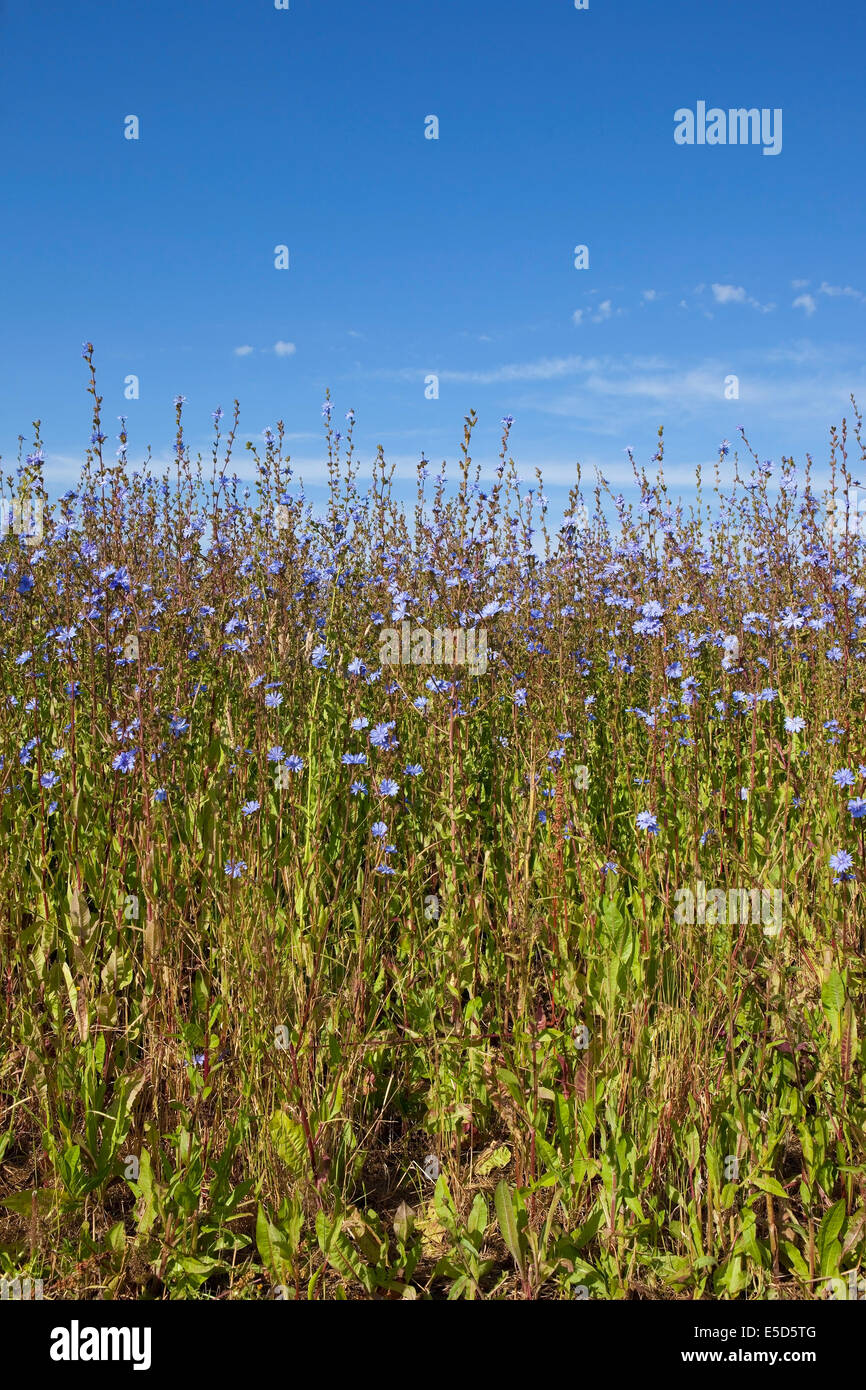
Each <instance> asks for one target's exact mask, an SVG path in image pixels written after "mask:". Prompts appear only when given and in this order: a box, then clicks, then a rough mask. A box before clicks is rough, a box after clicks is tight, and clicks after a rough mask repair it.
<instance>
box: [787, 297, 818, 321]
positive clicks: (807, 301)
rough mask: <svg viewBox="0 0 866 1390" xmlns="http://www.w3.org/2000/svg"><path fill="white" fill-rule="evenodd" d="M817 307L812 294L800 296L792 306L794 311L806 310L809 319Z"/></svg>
mask: <svg viewBox="0 0 866 1390" xmlns="http://www.w3.org/2000/svg"><path fill="white" fill-rule="evenodd" d="M816 307H817V306H816V304H815V301H814V299H813V298H812V296H811V295H810V294H798V295H797V298H796V299H795V300H794V303H793V304H792V305H791V308H792V309H804V310H805V312H806V317H807V318H811V317H812V315H813V314H814V312H815V309H816Z"/></svg>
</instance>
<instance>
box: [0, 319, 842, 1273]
mask: <svg viewBox="0 0 866 1390" xmlns="http://www.w3.org/2000/svg"><path fill="white" fill-rule="evenodd" d="M84 355H85V360H86V363H87V367H88V370H89V372H90V385H89V390H90V392H91V395H92V398H93V400H92V403H93V433H92V438H91V441H90V446H89V448H88V450H87V453H86V459H85V461H84V464H83V469H82V474H81V478H80V482H79V484H78V485H77V487H76V488H75V489H74V490H70V491H69V492H67V493H66V494H65V495H63V496H62V497H60V498H59V499H57V500H54V501H52V500H50V499H49V498H48V495H47V493H46V490H45V485H44V477H43V474H44V456H43V449H42V444H41V440H40V428H39V425H38V423H37V424H36V426H35V442H34V444H33V446H32V449H31V452H30V453H29V454H25V451H24V449H23V447H22V454H21V457H20V458H19V460H18V466H17V468H16V469H14V470H13V471H12V472H11V473H10V474H9V476H8V477H7V478H6V494H7V495H6V510H5V511H4V516H7V517H8V518H11V522H10V524H7V525H6V526H5V527H4V529H5V531H6V534H5V537H4V539H3V540H2V543H0V616H2V627H0V643H2V654H3V661H2V666H0V679H2V687H3V688H2V698H0V754H2V758H0V788H2V796H0V844H2V856H0V857H2V869H0V872H2V878H3V882H2V914H0V1020H2V1023H0V1043H2V1046H0V1274H2V1275H3V1276H4V1277H6V1278H8V1279H12V1278H24V1277H29V1278H31V1279H32V1280H37V1279H41V1280H42V1281H43V1286H44V1296H45V1297H46V1298H54V1299H75V1298H85V1299H95V1298H112V1299H184V1298H186V1299H189V1298H195V1299H243V1300H252V1299H262V1298H282V1299H302V1300H308V1299H339V1300H359V1299H401V1298H404V1299H446V1298H447V1299H493V1300H509V1299H513V1300H525V1299H545V1300H558V1299H559V1300H562V1299H575V1298H576V1299H603V1300H621V1299H654V1300H659V1299H668V1300H670V1299H715V1300H729V1299H736V1298H739V1299H742V1300H760V1299H775V1298H778V1299H820V1298H826V1297H827V1296H828V1295H829V1296H833V1297H838V1298H849V1297H856V1296H857V1294H856V1290H857V1289H858V1288H859V1287H860V1285H861V1283H862V1278H863V1267H864V1262H866V1260H864V1257H866V1189H864V1168H863V1164H864V1125H866V1095H864V1063H866V1046H864V1038H863V1036H862V1033H863V1028H862V1015H863V1003H864V949H866V935H864V924H866V921H864V912H863V891H864V890H863V883H864V873H866V845H864V828H866V766H864V765H863V764H864V762H866V741H864V738H863V727H864V722H863V721H864V709H866V700H864V696H866V662H864V657H866V583H864V563H863V557H864V538H863V537H862V536H861V535H860V534H859V532H858V529H857V524H856V520H855V524H854V525H853V526H852V525H850V524H848V520H847V519H846V515H845V512H844V507H845V505H846V499H847V498H848V497H849V496H850V493H851V491H852V490H853V489H854V488H856V486H857V485H858V484H857V479H856V477H855V476H854V474H855V473H856V470H857V468H858V467H859V466H860V463H861V462H862V460H863V458H864V448H863V445H862V442H861V431H860V417H859V415H858V414H857V410H856V405H854V403H853V402H852V407H853V414H852V417H851V420H852V424H851V427H850V436H849V426H848V425H847V424H845V423H844V422H843V424H842V425H841V426H839V427H838V428H837V429H835V430H833V431H832V432H831V435H830V441H829V449H830V457H829V460H828V465H827V476H828V477H830V478H831V480H832V486H831V488H830V489H829V491H828V490H827V489H824V490H823V492H822V494H821V495H818V494H816V493H814V492H813V489H812V483H811V473H812V465H811V461H810V460H808V459H807V460H806V463H805V465H801V466H797V465H796V464H795V463H794V461H793V459H790V458H783V459H782V462H781V464H780V465H778V464H777V465H775V466H773V465H771V464H770V463H767V462H763V461H761V460H760V459H759V458H758V457H757V456H756V455H755V454H754V453H753V451H752V450H751V448H750V446H749V443H748V440H747V439H746V436H745V435H742V436H741V439H740V440H739V442H738V444H737V447H736V449H734V448H732V447H730V446H728V445H727V443H726V444H724V445H723V446H722V447H721V449H720V450H719V459H718V466H717V468H716V470H715V476H714V477H713V478H709V479H707V478H702V477H701V476H700V473H698V475H697V477H696V485H697V491H696V498H697V500H696V501H695V502H694V503H691V504H689V505H682V504H680V503H678V502H677V501H676V500H675V499H671V497H670V496H669V492H668V487H667V484H666V483H665V481H664V474H663V470H664V444H663V436H662V434H661V432H659V438H658V441H657V442H656V443H654V444H653V448H654V449H655V453H654V456H653V458H652V462H651V464H650V469H651V471H650V472H649V473H648V472H647V471H646V468H645V467H644V466H642V465H641V464H640V463H639V462H638V461H637V459H634V461H633V462H634V475H635V494H636V496H637V497H638V498H639V502H638V503H637V504H635V505H634V506H632V505H630V504H627V503H626V502H625V500H624V499H623V498H622V497H616V496H614V495H612V494H611V492H610V489H609V488H608V486H607V485H606V484H605V482H604V480H603V479H600V478H599V479H596V480H594V481H593V484H592V487H591V490H590V491H589V493H588V494H586V495H585V494H584V492H583V491H582V490H581V480H580V474H579V470H577V471H576V474H575V487H574V489H573V490H572V493H571V495H570V497H569V500H568V503H567V506H566V514H565V522H564V524H563V525H562V526H561V527H558V528H555V529H554V530H553V534H551V528H549V526H548V504H547V502H546V499H545V497H544V493H543V490H542V479H541V476H540V475H539V476H538V481H537V485H535V484H534V485H533V486H532V487H531V488H530V489H527V488H526V487H525V485H522V484H521V483H520V481H519V475H518V471H517V466H516V464H515V463H514V461H513V460H512V458H511V455H510V452H509V431H510V426H511V421H510V420H509V419H506V420H505V421H504V422H503V431H502V445H501V454H500V458H499V463H498V466H496V467H495V468H494V469H493V470H492V474H491V476H490V477H484V478H482V476H481V472H480V469H479V467H478V465H477V464H476V463H474V462H473V459H472V447H473V446H472V436H473V429H474V427H475V424H476V420H475V416H474V414H470V415H469V416H468V417H467V418H466V420H465V426H464V434H463V441H462V446H461V453H460V459H459V461H458V465H457V468H456V471H455V472H454V473H453V475H452V476H447V475H446V470H444V469H443V470H442V471H437V470H436V468H435V467H434V466H433V465H430V464H428V462H427V461H426V460H423V459H422V460H421V463H420V464H419V467H418V491H417V503H416V504H414V505H407V504H405V503H403V502H401V501H398V500H397V498H396V495H395V487H394V470H393V468H392V467H391V466H390V465H389V464H388V463H387V460H386V459H385V457H384V455H383V453H382V451H381V450H380V451H379V457H378V459H377V461H376V464H375V467H374V470H373V478H372V482H371V483H370V484H369V486H365V488H364V489H363V490H361V489H359V487H358V476H359V464H358V460H357V455H356V452H355V449H354V446H353V442H352V436H353V425H354V415H353V412H351V411H350V412H349V413H348V415H347V416H346V420H345V422H344V421H343V419H342V416H340V418H339V425H338V415H337V412H336V410H335V408H334V407H333V406H332V402H331V400H330V398H329V399H328V400H326V402H325V405H324V409H323V416H324V431H325V442H326V447H327V458H328V472H329V478H330V486H329V490H328V497H327V500H326V502H325V503H324V505H321V506H316V507H314V506H312V505H311V504H310V503H309V501H308V500H307V499H306V498H305V496H304V492H303V488H302V486H301V483H300V481H299V480H297V479H296V478H295V477H294V475H293V472H292V468H291V464H290V461H289V459H288V458H287V457H286V454H285V452H284V447H283V446H284V428H283V425H282V424H279V425H277V426H276V428H275V429H274V430H273V431H267V432H266V434H265V440H264V445H263V446H262V448H260V449H259V448H256V447H253V446H252V445H247V450H248V451H249V453H248V454H247V455H246V457H245V459H244V462H245V464H246V465H247V470H248V471H250V469H251V470H253V471H254V473H255V482H254V484H252V485H250V486H249V487H247V486H245V485H244V484H243V483H242V482H241V480H240V479H239V478H238V476H237V474H236V473H235V472H234V469H235V467H236V455H237V451H238V445H237V443H236V435H237V432H238V427H239V426H238V420H239V414H238V406H237V404H236V405H235V410H234V414H233V416H232V415H229V416H228V417H223V415H222V412H220V411H216V412H215V413H214V435H213V449H212V453H211V454H210V456H208V455H207V454H205V456H204V457H203V456H202V455H201V454H197V455H196V456H195V457H192V456H191V453H190V450H189V448H188V447H187V444H186V442H185V437H184V429H185V418H184V402H183V400H182V398H178V400H177V401H176V403H175V406H176V438H175V448H174V452H175V457H176V465H175V467H174V469H173V470H172V471H171V472H170V473H168V474H167V475H166V476H164V477H157V476H154V475H153V474H152V472H151V471H150V470H149V469H148V468H147V467H145V466H143V465H135V464H133V462H132V461H131V459H130V458H129V457H128V451H129V450H131V448H132V445H131V443H130V441H129V440H128V438H127V435H126V432H125V430H126V426H125V425H123V424H122V425H121V434H120V437H119V444H120V448H119V450H118V451H117V454H116V457H115V448H116V445H115V442H114V441H111V442H109V441H108V440H107V438H106V434H105V433H104V432H103V431H104V429H105V428H106V427H105V426H104V424H103V418H102V401H101V399H100V397H99V395H98V392H97V383H96V375H95V369H94V366H93V352H92V348H91V347H90V345H86V347H85V354H84ZM854 439H856V449H855V447H854V444H853V442H852V441H853V440H854ZM852 455H854V457H853V458H852V457H851V456H852ZM723 476H724V477H725V478H726V479H728V480H729V481H728V482H727V483H726V484H725V486H724V487H723V486H722V477H723ZM36 510H38V511H39V515H40V523H39V528H38V533H37V534H29V533H28V532H27V526H26V525H25V524H24V523H25V521H26V520H27V518H28V517H31V518H32V516H33V514H34V513H35V511H36ZM16 517H17V519H18V522H19V525H18V526H17V527H16V526H15V524H14V521H15V518H16ZM840 518H841V520H840ZM470 639H471V640H470ZM461 643H462V644H463V646H462V647H461ZM383 653H384V657H383ZM461 655H463V657H464V659H463V661H462V664H460V658H461ZM449 656H450V657H451V660H450V661H449V659H448V658H449Z"/></svg>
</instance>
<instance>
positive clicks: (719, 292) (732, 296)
mask: <svg viewBox="0 0 866 1390" xmlns="http://www.w3.org/2000/svg"><path fill="white" fill-rule="evenodd" d="M711 289H712V291H713V298H714V299H715V301H716V303H717V304H748V305H749V307H750V308H751V309H760V311H761V313H762V314H769V313H770V312H771V311H772V310H773V309H775V307H776V306H775V304H761V303H760V301H759V300H757V299H754V298H753V297H752V296H751V295H750V294H747V293H746V291H745V289H744V288H743V286H742V285H718V284H713V285H712V286H711Z"/></svg>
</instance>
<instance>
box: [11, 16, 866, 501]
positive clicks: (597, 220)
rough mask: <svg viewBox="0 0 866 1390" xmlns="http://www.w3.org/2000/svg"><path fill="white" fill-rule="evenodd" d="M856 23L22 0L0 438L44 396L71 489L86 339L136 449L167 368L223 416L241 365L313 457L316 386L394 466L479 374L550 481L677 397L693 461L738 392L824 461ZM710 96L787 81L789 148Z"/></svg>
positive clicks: (158, 442)
mask: <svg viewBox="0 0 866 1390" xmlns="http://www.w3.org/2000/svg"><path fill="white" fill-rule="evenodd" d="M864 37H866V15H864V11H863V9H862V8H858V7H852V6H843V5H832V6H830V5H825V6H815V5H813V4H808V5H807V4H806V3H804V0H791V2H790V3H788V4H786V5H785V6H784V7H782V6H780V5H779V4H778V3H776V2H775V0H773V3H770V0H726V3H717V2H716V0H702V3H700V4H696V3H695V0H668V3H664V4H651V3H639V0H590V3H589V8H588V9H587V10H580V11H578V10H576V9H575V8H574V4H573V0H532V3H530V2H529V0H526V2H525V3H519V2H518V0H499V3H494V0H479V3H474V4H469V3H467V0H436V2H435V3H434V0H429V2H428V0H399V3H397V0H366V3H364V4H360V3H358V0H290V9H289V10H288V11H278V10H276V9H275V7H274V4H273V0H235V2H234V3H229V0H209V3H207V4H190V3H185V4H181V5H179V6H178V5H177V4H168V3H165V0H148V3H147V4H140V5H120V4H112V5H106V4H104V3H103V4H93V3H87V0H78V3H76V4H75V5H69V4H64V3H59V0H53V2H52V3H41V4H39V5H35V4H26V5H18V6H13V5H10V4H8V3H7V4H5V5H3V6H2V7H0V51H2V55H3V60H4V61H3V81H2V84H0V122H2V144H3V150H4V159H3V172H2V188H3V195H4V196H3V208H4V216H3V218H2V221H0V254H2V264H3V269H4V275H3V298H4V312H3V315H2V320H0V355H2V364H3V370H2V373H0V450H2V454H3V459H4V472H7V471H10V470H11V466H12V461H13V458H14V454H15V452H16V449H17V436H18V434H19V433H21V434H24V435H25V436H26V437H27V438H28V439H29V438H31V437H32V426H31V422H32V421H33V420H34V419H35V418H41V420H42V429H43V436H44V439H45V444H46V456H47V464H48V467H47V470H46V476H47V479H48V482H49V486H50V490H51V492H52V493H56V492H59V491H60V490H62V489H63V488H65V487H66V486H68V485H69V484H70V483H71V482H72V481H73V480H74V478H75V477H76V476H77V472H78V467H79V464H80V462H81V460H82V458H83V450H84V448H85V447H86V443H87V439H88V437H89V405H90V402H89V397H88V396H87V394H86V390H85V386H86V372H85V368H84V363H83V362H82V361H81V356H80V353H81V342H82V340H83V339H85V338H89V339H90V340H91V341H92V342H93V343H94V345H95V349H96V363H97V370H98V382H99V387H100V390H101V391H102V393H103V394H104V396H105V405H104V414H105V417H106V419H107V420H108V421H109V422H110V425H111V432H112V433H113V432H114V430H115V428H116V417H117V416H118V415H120V414H121V413H126V415H127V416H128V419H129V432H130V440H131V444H130V459H131V461H133V462H135V461H136V460H138V459H140V458H142V457H143V454H144V450H145V447H146V446H147V445H150V446H151V448H152V451H153V455H154V457H155V458H156V459H157V460H160V459H165V458H168V457H169V454H170V450H171V444H172V439H173V408H172V399H173V397H174V396H175V395H176V394H178V393H182V394H183V395H185V396H186V397H187V401H188V404H187V406H186V419H187V429H188V439H189V441H190V442H191V443H192V444H193V446H194V447H201V448H202V449H203V450H206V449H207V447H208V441H209V437H210V436H209V431H210V427H211V420H210V412H211V411H212V410H213V409H214V408H215V407H216V406H218V405H219V406H222V408H223V409H224V410H225V411H228V410H229V409H230V407H231V402H232V400H233V398H234V397H238V398H239V400H240V403H241V435H240V439H241V441H242V440H243V439H244V438H246V437H251V438H257V437H260V435H261V431H262V430H263V429H264V428H265V427H266V426H273V425H274V424H275V422H276V421H277V419H279V418H282V419H283V420H284V422H285V425H286V429H287V432H288V434H289V436H290V439H291V445H290V447H291V451H292V455H293V461H294V463H295V466H296V468H297V469H298V470H299V471H300V472H301V473H303V475H304V476H305V478H306V479H308V480H309V481H310V482H311V483H313V482H315V479H316V478H317V477H318V478H321V476H322V472H323V459H322V455H323V450H322V442H321V440H322V437H321V402H322V399H323V394H324V390H325V387H326V386H327V387H329V388H330V390H331V392H332V396H333V398H334V401H335V408H336V418H337V419H339V420H341V419H342V416H343V414H344V413H345V411H346V410H347V409H349V408H350V407H352V408H354V410H355V411H356V413H357V420H358V424H357V429H356V439H357V442H358V445H359V449H360V453H361V457H362V459H363V461H364V462H365V463H367V464H369V463H371V462H372V460H373V458H374V456H375V447H376V445H377V444H378V443H381V444H382V445H383V446H384V448H385V451H386V456H387V457H388V458H389V459H392V460H393V461H394V462H395V463H396V465H397V473H398V477H400V478H405V479H407V480H408V479H410V478H411V477H413V476H414V468H415V463H416V461H417V459H418V458H419V457H420V456H421V454H422V452H423V453H426V456H427V457H428V458H429V459H430V460H431V461H433V463H438V462H440V461H441V460H442V459H443V458H447V459H449V460H450V461H455V460H456V457H457V455H458V446H459V443H460V439H461V435H462V421H463V416H464V415H465V414H466V413H467V412H468V411H469V410H470V409H471V408H474V409H475V410H476V411H477V412H478V415H479V422H480V423H479V429H478V432H477V435H476V443H475V451H474V456H475V458H477V459H479V460H482V461H485V462H490V463H491V464H492V462H493V460H494V459H495V455H496V449H497V443H498V438H499V434H500V425H499V422H500V419H501V417H502V416H503V415H505V414H510V415H513V416H514V420H515V424H514V430H513V435H512V452H513V454H514V456H515V458H516V459H517V461H518V463H519V465H520V468H521V473H522V475H523V476H525V477H526V478H527V479H531V477H532V474H533V470H534V469H535V467H536V466H540V467H541V468H542V471H543V473H544V475H545V479H546V482H547V485H548V486H547V491H548V494H549V496H550V497H551V500H552V502H553V504H554V507H556V506H557V505H559V503H560V502H561V500H562V498H563V496H564V494H565V490H566V489H567V487H568V485H570V483H571V482H573V480H574V463H575V460H576V459H578V458H579V459H580V460H581V463H582V465H583V467H584V470H585V475H586V470H589V473H590V476H591V470H592V468H593V466H598V467H601V468H602V469H603V470H604V471H605V473H606V476H608V477H609V478H610V480H611V482H612V483H613V484H614V485H616V486H619V485H624V484H625V482H626V481H627V478H628V477H629V476H630V470H629V467H628V463H627V459H626V457H625V453H624V450H625V448H626V446H627V445H631V446H633V447H634V449H635V452H636V456H637V458H638V459H639V460H640V461H644V460H646V461H648V460H649V459H650V457H651V455H652V454H653V452H654V450H655V439H656V430H657V428H658V426H659V425H660V424H663V425H664V426H665V431H666V438H667V454H666V474H667V476H668V478H669V481H670V482H671V483H672V484H673V486H674V490H675V491H681V492H683V494H685V495H687V494H688V491H689V487H690V484H691V483H692V481H693V470H694V466H695V464H696V463H697V462H704V463H708V462H711V461H712V460H714V459H715V457H716V454H717V449H718V445H719V443H720V442H721V440H722V438H723V437H727V438H729V439H730V440H731V441H732V442H734V441H735V440H736V435H737V427H738V426H739V425H740V424H742V425H744V426H745V427H746V430H747V432H748V434H749V436H750V438H751V440H752V442H753V444H754V447H755V449H756V451H757V452H758V453H759V454H760V455H761V456H762V457H771V458H776V459H779V458H780V457H781V455H782V454H783V453H784V454H794V455H795V456H796V457H798V458H800V459H802V458H803V456H804V454H805V452H806V451H807V450H808V451H809V452H811V453H812V454H813V456H814V458H815V460H816V464H820V465H823V463H824V461H825V460H826V457H827V438H828V428H829V426H830V424H831V423H833V422H838V421H839V420H840V419H841V417H842V415H843V414H845V413H846V409H847V413H848V415H849V417H850V413H851V412H850V407H849V405H848V395H849V393H850V392H852V391H853V392H854V393H855V394H856V395H858V397H859V398H860V399H861V400H862V403H863V405H864V407H866V360H864V359H866V353H864V340H866V335H864V328H866V264H864V255H863V247H864V245H866V204H864V194H863V191H862V176H861V164H862V149H863V136H864V124H866V122H864V107H863V100H862V73H861V71H860V68H861V62H860V57H859V55H860V54H861V53H862V50H863V40H864ZM698 102H705V103H706V106H707V107H710V108H712V107H718V108H720V109H721V110H723V111H725V112H727V111H728V110H729V109H732V108H738V107H746V108H758V109H760V110H763V109H766V110H767V111H768V112H771V111H775V110H776V109H777V108H778V109H781V111H782V113H783V117H782V126H781V130H782V148H781V151H780V152H779V153H778V154H776V155H766V154H764V153H763V147H762V146H761V145H760V144H758V145H751V144H750V145H741V144H736V145H735V144H726V145H724V146H721V145H716V146H710V145H691V146H687V145H678V144H676V143H675V141H674V130H675V120H674V113H675V111H677V110H678V109H681V108H690V109H691V110H693V111H694V110H696V109H697V104H698ZM129 115H135V116H137V117H138V119H139V122H140V131H139V139H138V140H128V139H126V138H125V136H124V122H125V118H126V117H127V116H129ZM431 115H435V116H436V117H437V118H438V121H439V138H438V139H437V140H433V139H427V138H425V121H426V118H427V117H429V116H431ZM278 245H287V246H288V247H289V255H290V267H289V269H288V270H277V269H275V266H274V248H275V247H276V246H278ZM577 245H586V246H587V247H588V248H589V267H588V269H583V270H577V269H575V266H574V248H575V247H576V246H577ZM276 345H280V346H279V348H277V346H276ZM130 374H134V375H136V376H137V377H138V378H139V383H140V386H139V390H140V396H139V399H138V400H125V399H124V382H125V379H126V378H127V377H128V376H129V375H130ZM432 374H435V375H436V376H438V379H439V386H438V389H439V394H438V399H428V398H427V397H426V396H425V379H426V378H427V377H429V376H430V375H432ZM729 376H736V377H737V378H738V383H739V398H738V399H726V398H725V379H726V378H727V377H729ZM428 389H429V388H428ZM731 389H732V388H731V387H729V388H728V390H729V392H730V391H731ZM236 460H237V463H238V471H239V472H241V473H243V472H244V469H245V468H246V466H247V459H246V456H245V455H244V451H243V449H242V448H241V449H240V450H238V451H236ZM309 490H310V493H311V495H312V496H315V495H316V493H315V491H314V489H313V488H310V489H309Z"/></svg>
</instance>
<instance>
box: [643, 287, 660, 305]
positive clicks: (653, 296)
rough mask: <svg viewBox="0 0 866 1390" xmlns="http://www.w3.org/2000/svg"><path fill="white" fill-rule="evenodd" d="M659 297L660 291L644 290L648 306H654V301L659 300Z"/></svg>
mask: <svg viewBox="0 0 866 1390" xmlns="http://www.w3.org/2000/svg"><path fill="white" fill-rule="evenodd" d="M658 297H659V292H658V290H644V291H643V298H644V299H645V300H646V302H647V304H652V302H653V300H654V299H658Z"/></svg>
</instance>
